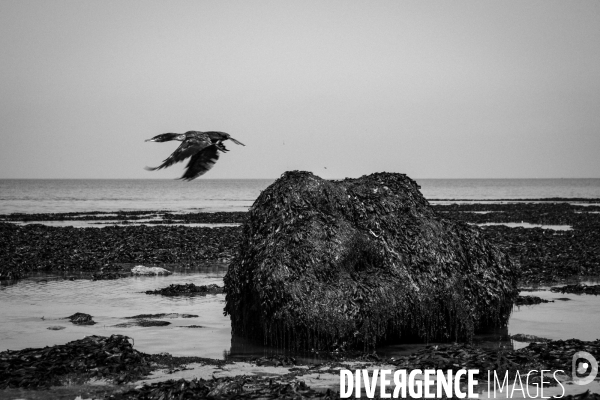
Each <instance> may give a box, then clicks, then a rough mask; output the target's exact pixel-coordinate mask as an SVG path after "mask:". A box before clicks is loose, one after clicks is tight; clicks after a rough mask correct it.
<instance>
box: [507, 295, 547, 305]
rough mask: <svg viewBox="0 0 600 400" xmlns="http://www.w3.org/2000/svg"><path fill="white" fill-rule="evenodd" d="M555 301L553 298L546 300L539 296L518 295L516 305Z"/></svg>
mask: <svg viewBox="0 0 600 400" xmlns="http://www.w3.org/2000/svg"><path fill="white" fill-rule="evenodd" d="M551 302H553V301H552V300H544V299H542V298H540V297H537V296H518V297H517V299H516V300H515V305H516V306H523V305H527V306H530V305H534V304H540V303H551Z"/></svg>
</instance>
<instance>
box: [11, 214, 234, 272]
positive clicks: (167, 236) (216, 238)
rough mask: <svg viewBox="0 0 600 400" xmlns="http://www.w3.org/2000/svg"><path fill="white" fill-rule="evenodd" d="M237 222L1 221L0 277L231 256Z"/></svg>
mask: <svg viewBox="0 0 600 400" xmlns="http://www.w3.org/2000/svg"><path fill="white" fill-rule="evenodd" d="M239 233H240V229H239V228H237V227H220V228H202V227H185V226H128V227H120V226H112V227H104V228H74V227H51V226H44V225H25V226H17V225H15V224H10V223H1V222H0V280H5V279H20V278H23V277H25V276H26V275H27V274H28V273H29V272H50V271H54V272H60V271H62V272H67V271H90V272H98V271H100V270H101V269H102V268H105V269H106V268H108V269H107V270H106V271H107V272H108V273H106V274H104V273H100V274H96V276H95V278H96V279H103V278H113V277H117V276H120V274H121V273H120V272H116V271H117V269H116V268H115V267H122V266H124V265H128V266H130V268H131V266H133V265H138V264H143V265H153V266H162V265H173V264H177V265H179V266H182V267H195V266H198V265H201V264H202V263H204V262H206V261H226V260H229V259H230V258H231V257H232V256H233V252H234V251H235V249H236V248H237V245H238V243H239Z"/></svg>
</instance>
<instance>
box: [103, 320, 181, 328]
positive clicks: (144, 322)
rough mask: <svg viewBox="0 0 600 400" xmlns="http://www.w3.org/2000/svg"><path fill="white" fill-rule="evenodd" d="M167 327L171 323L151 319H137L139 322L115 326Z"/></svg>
mask: <svg viewBox="0 0 600 400" xmlns="http://www.w3.org/2000/svg"><path fill="white" fill-rule="evenodd" d="M167 325H171V323H170V322H168V321H156V320H152V319H139V320H137V321H133V322H124V323H121V324H116V325H115V327H117V328H131V327H132V326H142V327H144V328H148V327H151V326H167Z"/></svg>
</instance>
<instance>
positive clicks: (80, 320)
mask: <svg viewBox="0 0 600 400" xmlns="http://www.w3.org/2000/svg"><path fill="white" fill-rule="evenodd" d="M67 319H68V320H69V321H71V322H72V323H73V324H75V325H95V324H96V322H95V321H94V320H93V319H92V316H91V315H90V314H84V313H80V312H78V313H75V314H73V315H71V316H69V317H67Z"/></svg>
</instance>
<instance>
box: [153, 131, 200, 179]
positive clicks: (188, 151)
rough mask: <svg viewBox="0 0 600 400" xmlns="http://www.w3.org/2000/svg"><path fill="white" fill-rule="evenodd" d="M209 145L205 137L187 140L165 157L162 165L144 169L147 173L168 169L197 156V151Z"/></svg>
mask: <svg viewBox="0 0 600 400" xmlns="http://www.w3.org/2000/svg"><path fill="white" fill-rule="evenodd" d="M210 145H211V141H210V138H209V137H208V136H206V135H203V136H197V137H191V138H188V139H186V140H185V141H183V142H182V143H181V144H180V145H179V147H177V149H176V150H175V151H174V152H173V154H171V155H170V156H169V157H167V158H166V159H165V160H164V161H163V163H162V164H160V165H159V166H158V167H154V168H150V167H146V169H147V170H148V171H156V170H158V169H163V168H167V167H170V166H171V165H173V164H176V163H178V162H181V161H183V160H185V159H186V158H188V157H190V156H193V155H194V154H197V153H198V152H199V151H202V150H203V149H205V148H206V147H208V146H210Z"/></svg>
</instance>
